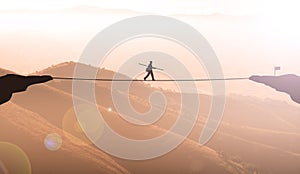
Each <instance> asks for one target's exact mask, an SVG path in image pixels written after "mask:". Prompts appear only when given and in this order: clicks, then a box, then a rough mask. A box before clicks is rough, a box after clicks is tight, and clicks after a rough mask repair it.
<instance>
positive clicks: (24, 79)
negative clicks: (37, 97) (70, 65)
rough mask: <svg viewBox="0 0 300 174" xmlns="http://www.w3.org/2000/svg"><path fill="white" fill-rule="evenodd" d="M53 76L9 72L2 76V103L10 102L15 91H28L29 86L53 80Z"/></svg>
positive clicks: (0, 81) (0, 96)
mask: <svg viewBox="0 0 300 174" xmlns="http://www.w3.org/2000/svg"><path fill="white" fill-rule="evenodd" d="M52 79H53V78H52V77H51V76H20V75H16V74H7V75H5V76H1V77H0V105H1V104H3V103H5V102H8V101H9V100H10V99H11V97H12V94H13V93H16V92H21V91H26V89H27V87H28V86H30V85H33V84H37V83H44V82H47V81H50V80H52Z"/></svg>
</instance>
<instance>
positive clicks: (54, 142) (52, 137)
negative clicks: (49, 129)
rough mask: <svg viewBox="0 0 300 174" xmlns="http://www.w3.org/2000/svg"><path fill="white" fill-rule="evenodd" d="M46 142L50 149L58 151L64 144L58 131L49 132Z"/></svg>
mask: <svg viewBox="0 0 300 174" xmlns="http://www.w3.org/2000/svg"><path fill="white" fill-rule="evenodd" d="M44 144H45V146H46V148H47V149H48V150H51V151H56V150H58V149H59V148H60V147H61V145H62V139H61V136H60V135H58V134H57V133H52V134H48V135H47V136H46V138H45V140H44Z"/></svg>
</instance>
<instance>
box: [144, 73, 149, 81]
mask: <svg viewBox="0 0 300 174" xmlns="http://www.w3.org/2000/svg"><path fill="white" fill-rule="evenodd" d="M149 75H150V72H148V74H147V75H146V76H145V77H144V80H146V79H147V78H148V76H149Z"/></svg>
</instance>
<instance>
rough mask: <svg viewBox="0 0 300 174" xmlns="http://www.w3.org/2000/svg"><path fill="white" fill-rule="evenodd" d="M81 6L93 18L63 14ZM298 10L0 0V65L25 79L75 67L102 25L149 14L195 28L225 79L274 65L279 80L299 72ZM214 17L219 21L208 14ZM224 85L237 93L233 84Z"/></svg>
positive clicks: (167, 0)
mask: <svg viewBox="0 0 300 174" xmlns="http://www.w3.org/2000/svg"><path fill="white" fill-rule="evenodd" d="M83 5H85V6H90V7H97V8H99V10H100V12H99V13H90V14H89V13H86V11H84V12H83V11H80V10H79V11H77V12H76V10H75V11H74V9H73V12H71V13H70V11H68V12H66V10H65V9H66V8H74V7H79V6H83ZM298 7H299V2H298V1H293V0H284V1H283V0H277V1H273V0H262V1H261V0H205V1H204V0H185V1H183V0H151V1H142V0H133V1H125V0H119V1H117V0H110V1H102V0H73V1H66V0H51V1H40V0H26V1H22V0H18V1H17V0H10V1H7V0H6V1H2V0H0V11H1V13H0V24H1V27H0V38H1V40H0V67H2V68H6V69H9V70H12V71H15V72H17V73H22V74H26V73H31V72H34V71H36V70H41V69H43V68H46V67H48V66H50V65H53V64H57V63H61V62H64V61H70V60H73V61H77V60H78V58H79V57H80V54H81V52H82V50H83V49H84V47H85V45H86V44H87V43H88V42H89V41H90V40H91V39H92V38H93V37H94V35H95V34H97V33H98V32H100V31H101V30H102V29H104V28H105V27H107V26H109V25H110V24H112V23H114V22H117V21H119V20H122V19H124V18H127V17H131V16H136V15H142V14H145V13H150V14H159V15H167V16H171V17H175V18H177V19H179V20H182V21H183V22H186V23H188V24H190V25H191V26H193V27H195V28H196V29H197V30H198V31H199V32H200V33H201V34H202V35H203V36H204V37H205V38H206V39H207V40H208V41H209V43H210V44H211V45H212V47H213V49H214V50H215V52H216V54H217V56H218V58H219V60H220V62H221V64H222V67H223V71H224V74H225V76H227V77H230V76H242V77H245V76H246V77H247V76H249V75H252V74H268V75H270V74H272V73H273V67H274V66H275V65H276V66H281V67H282V70H281V71H280V72H279V74H285V73H295V74H300V69H299V65H300V59H299V57H300V49H299V46H300V32H299V31H300V23H299V22H298V21H299V18H300V10H298ZM20 9H23V10H24V9H25V10H29V12H24V11H18V10H20ZM76 9H77V10H78V8H76ZM101 9H119V10H114V11H101ZM122 9H125V10H131V11H135V12H132V13H128V12H126V11H124V10H122ZM16 10H17V11H16ZM37 10H38V11H37ZM53 10H56V11H53ZM41 12H42V13H41ZM44 12H45V13H44ZM65 12H66V13H65ZM214 13H219V14H222V15H214V16H209V14H214ZM178 14H179V15H178ZM186 14H189V15H186ZM191 14H193V15H191ZM199 15H200V16H199ZM201 15H202V16H201ZM203 15H206V16H203ZM133 47H134V46H131V48H130V49H134V48H133ZM32 62H34V63H32ZM108 62H110V61H108ZM198 74H199V75H198V76H202V77H203V75H201V73H198ZM231 84H233V85H234V87H235V88H233V89H234V90H241V91H242V92H243V91H244V90H243V89H244V87H245V86H241V84H240V83H237V84H236V85H235V84H234V83H231ZM245 85H248V84H245Z"/></svg>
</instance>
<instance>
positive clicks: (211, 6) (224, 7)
mask: <svg viewBox="0 0 300 174" xmlns="http://www.w3.org/2000/svg"><path fill="white" fill-rule="evenodd" d="M282 2H285V3H286V2H287V1H282ZM264 3H266V4H268V5H271V6H272V4H273V1H272V0H265V1H261V0H184V1H183V0H151V1H149V0H147V1H143V0H51V1H41V0H26V1H24V0H1V1H0V4H1V5H0V9H2V10H9V9H34V10H53V9H63V8H71V7H74V6H79V5H89V6H97V7H101V8H107V9H129V10H134V11H139V12H153V13H158V14H174V13H175V14H176V13H183V14H208V13H223V14H233V15H239V14H242V15H248V14H257V13H261V12H262V10H263V9H265V8H264V5H265V4H264Z"/></svg>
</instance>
